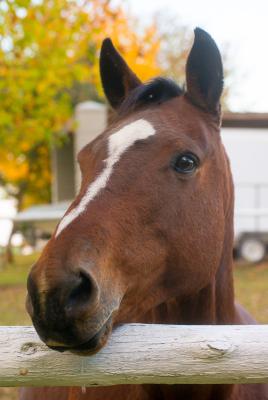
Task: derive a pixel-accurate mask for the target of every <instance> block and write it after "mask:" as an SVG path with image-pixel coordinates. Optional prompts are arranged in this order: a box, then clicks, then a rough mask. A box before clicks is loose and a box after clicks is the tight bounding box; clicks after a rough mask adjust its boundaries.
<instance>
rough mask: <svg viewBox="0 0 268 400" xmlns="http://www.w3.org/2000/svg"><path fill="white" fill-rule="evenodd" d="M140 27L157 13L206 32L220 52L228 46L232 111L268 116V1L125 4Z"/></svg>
mask: <svg viewBox="0 0 268 400" xmlns="http://www.w3.org/2000/svg"><path fill="white" fill-rule="evenodd" d="M124 4H125V7H126V8H127V9H128V10H129V11H130V12H131V13H132V14H134V15H136V16H137V17H138V20H139V21H141V23H144V24H147V23H150V22H151V21H152V19H153V16H154V14H155V13H156V12H159V11H160V12H163V13H167V12H168V13H169V14H170V15H172V16H177V17H178V21H179V22H181V23H182V24H185V25H187V26H189V27H190V28H193V29H194V28H195V27H196V26H199V27H201V28H203V29H205V30H206V31H207V32H209V33H210V34H211V36H212V37H213V38H214V39H215V40H216V42H217V44H218V46H219V48H220V49H221V48H222V49H224V48H225V46H226V45H227V46H228V53H229V61H228V66H229V68H230V69H231V71H232V85H231V93H232V95H231V97H230V102H229V105H230V108H231V109H232V111H242V112H243V111H252V112H268V99H267V97H268V0H251V1H248V0H232V1H231V0H224V1H218V0H214V1H213V0H147V1H146V0H126V2H124Z"/></svg>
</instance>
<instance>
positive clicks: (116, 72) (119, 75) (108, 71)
mask: <svg viewBox="0 0 268 400" xmlns="http://www.w3.org/2000/svg"><path fill="white" fill-rule="evenodd" d="M100 74H101V81H102V86H103V90H104V93H105V95H106V97H107V100H108V101H109V103H110V104H111V106H112V107H113V108H115V109H116V108H118V107H120V105H121V103H122V102H123V101H124V99H125V98H126V96H127V94H128V93H129V91H131V90H132V89H135V88H136V87H137V86H139V85H141V81H140V80H139V78H138V77H137V76H136V75H135V74H134V72H133V71H132V70H131V69H130V68H129V66H128V65H127V63H126V62H125V60H124V59H123V57H121V55H120V54H119V53H118V51H117V50H116V49H115V47H114V45H113V43H112V41H111V39H109V38H107V39H105V40H104V41H103V43H102V47H101V54H100Z"/></svg>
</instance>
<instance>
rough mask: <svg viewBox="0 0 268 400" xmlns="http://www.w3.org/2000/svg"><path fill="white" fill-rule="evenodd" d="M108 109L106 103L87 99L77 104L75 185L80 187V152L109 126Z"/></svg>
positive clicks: (77, 187)
mask: <svg viewBox="0 0 268 400" xmlns="http://www.w3.org/2000/svg"><path fill="white" fill-rule="evenodd" d="M107 118H108V110H107V106H106V105H105V104H101V103H97V102H94V101H86V102H84V103H80V104H78V105H77V107H76V110H75V120H76V124H77V125H76V132H75V137H74V152H75V166H76V171H75V186H76V190H78V189H79V186H80V182H81V177H80V170H79V166H78V165H77V162H76V157H77V154H78V152H79V151H80V150H81V149H82V148H83V147H84V146H85V145H86V144H88V143H89V142H91V141H92V140H93V139H95V137H96V136H98V135H99V134H100V133H102V132H103V131H104V129H105V128H106V126H107Z"/></svg>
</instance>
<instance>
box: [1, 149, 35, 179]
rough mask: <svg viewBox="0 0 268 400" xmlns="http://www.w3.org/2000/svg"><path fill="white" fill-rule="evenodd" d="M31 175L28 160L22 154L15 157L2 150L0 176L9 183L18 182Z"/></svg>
mask: <svg viewBox="0 0 268 400" xmlns="http://www.w3.org/2000/svg"><path fill="white" fill-rule="evenodd" d="M28 173H29V168H28V165H27V160H26V159H25V157H24V156H23V154H21V155H20V156H18V157H15V156H14V155H13V154H12V153H6V152H5V151H3V150H2V149H1V151H0V176H1V177H2V179H4V180H6V181H7V182H12V183H13V184H15V183H16V182H19V181H21V180H22V179H25V177H26V176H27V174H28Z"/></svg>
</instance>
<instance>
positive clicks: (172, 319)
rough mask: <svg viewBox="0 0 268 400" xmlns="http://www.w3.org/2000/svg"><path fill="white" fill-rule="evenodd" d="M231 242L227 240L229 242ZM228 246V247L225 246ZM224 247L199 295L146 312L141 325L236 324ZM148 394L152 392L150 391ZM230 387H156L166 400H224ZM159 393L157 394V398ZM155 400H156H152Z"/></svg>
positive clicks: (228, 253) (229, 258) (228, 259)
mask: <svg viewBox="0 0 268 400" xmlns="http://www.w3.org/2000/svg"><path fill="white" fill-rule="evenodd" d="M230 240H231V238H230ZM227 244H228V243H227ZM230 245H232V243H229V247H228V246H227V247H225V248H224V251H223V254H222V257H221V262H220V264H219V266H218V269H217V274H216V276H215V277H214V279H213V280H212V281H211V282H210V283H209V284H208V285H207V286H206V287H205V288H203V289H202V290H201V291H200V292H199V293H197V294H195V295H193V296H192V297H188V298H184V299H181V298H180V297H179V296H178V297H176V298H172V299H169V300H167V301H166V302H164V303H162V304H160V305H158V306H157V307H155V308H154V309H152V310H150V311H149V312H148V313H147V314H146V315H144V317H143V318H142V321H140V322H144V323H165V324H229V323H234V322H235V321H236V317H235V305H234V291H233V273H232V268H233V260H232V258H233V257H232V249H230ZM151 390H155V389H154V387H153V386H152V387H151ZM233 390H234V386H233V385H160V387H159V388H158V391H157V393H158V396H159V398H161V399H168V400H173V399H174V400H175V399H176V400H181V399H183V400H184V399H188V400H192V399H194V400H226V399H230V398H231V397H230V396H231V395H232V393H233ZM160 393H161V394H160ZM155 398H157V397H155Z"/></svg>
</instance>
